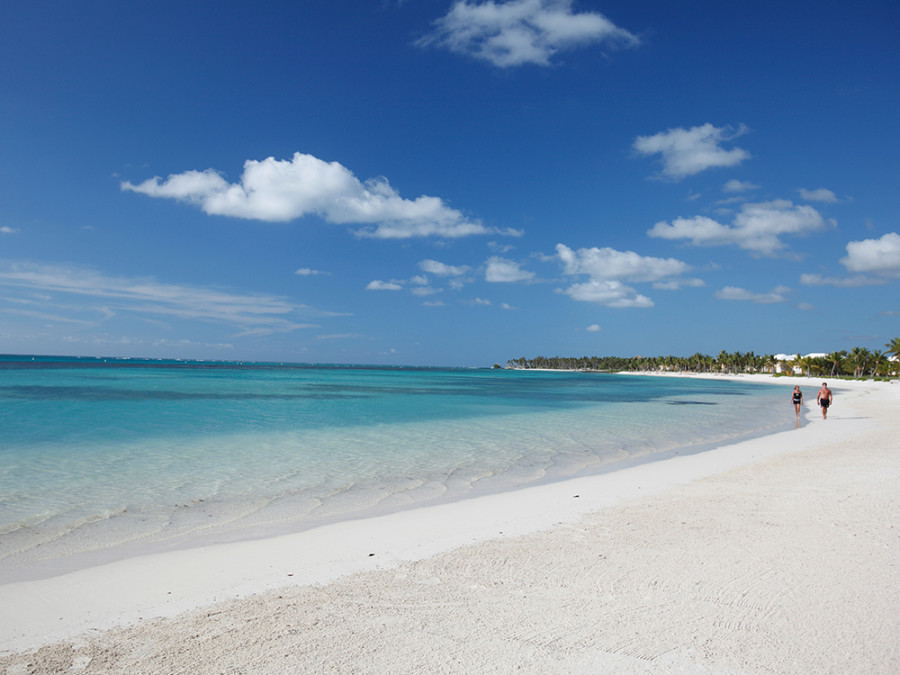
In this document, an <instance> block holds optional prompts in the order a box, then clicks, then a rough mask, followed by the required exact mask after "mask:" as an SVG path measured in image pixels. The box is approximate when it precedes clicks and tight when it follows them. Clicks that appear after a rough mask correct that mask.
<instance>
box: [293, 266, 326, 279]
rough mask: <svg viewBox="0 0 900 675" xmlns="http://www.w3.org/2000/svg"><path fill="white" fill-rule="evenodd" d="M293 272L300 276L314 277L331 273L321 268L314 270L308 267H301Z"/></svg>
mask: <svg viewBox="0 0 900 675" xmlns="http://www.w3.org/2000/svg"><path fill="white" fill-rule="evenodd" d="M294 274H296V275H298V276H301V277H314V276H318V275H320V274H331V272H323V271H322V270H314V269H310V268H309V267H301V268H300V269H298V270H297V271H296V272H294Z"/></svg>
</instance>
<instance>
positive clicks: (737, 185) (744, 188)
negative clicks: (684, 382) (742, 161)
mask: <svg viewBox="0 0 900 675" xmlns="http://www.w3.org/2000/svg"><path fill="white" fill-rule="evenodd" d="M758 189H759V185H754V184H753V183H751V182H749V181H741V180H735V179H731V180H730V181H728V182H727V183H725V185H723V186H722V192H732V193H733V192H748V191H750V190H758Z"/></svg>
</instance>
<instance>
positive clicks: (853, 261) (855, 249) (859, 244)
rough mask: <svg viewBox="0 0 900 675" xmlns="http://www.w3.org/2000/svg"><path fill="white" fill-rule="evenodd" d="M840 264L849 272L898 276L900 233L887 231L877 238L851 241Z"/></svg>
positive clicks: (899, 276)
mask: <svg viewBox="0 0 900 675" xmlns="http://www.w3.org/2000/svg"><path fill="white" fill-rule="evenodd" d="M841 264H842V265H843V266H844V267H846V268H847V269H848V270H850V271H851V272H863V273H868V274H877V275H880V276H885V277H891V278H900V234H897V233H896V232H888V233H887V234H886V235H884V236H883V237H880V238H879V239H863V240H862V241H851V242H850V243H849V244H847V257H846V258H841Z"/></svg>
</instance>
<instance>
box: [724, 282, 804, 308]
mask: <svg viewBox="0 0 900 675" xmlns="http://www.w3.org/2000/svg"><path fill="white" fill-rule="evenodd" d="M790 292H791V289H790V288H788V287H787V286H776V287H775V288H774V289H773V290H771V291H769V292H768V293H754V292H753V291H748V290H746V289H744V288H738V287H737V286H726V287H725V288H723V289H722V290H720V291H716V297H717V298H718V299H719V300H743V301H746V302H755V303H757V304H759V305H770V304H774V303H778V302H787V301H788V298H787V294H788V293H790Z"/></svg>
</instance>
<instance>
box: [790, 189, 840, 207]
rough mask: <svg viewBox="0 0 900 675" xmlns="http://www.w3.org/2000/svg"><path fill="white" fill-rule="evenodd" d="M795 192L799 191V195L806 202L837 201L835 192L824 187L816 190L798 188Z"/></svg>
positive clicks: (829, 202) (832, 202) (833, 202)
mask: <svg viewBox="0 0 900 675" xmlns="http://www.w3.org/2000/svg"><path fill="white" fill-rule="evenodd" d="M797 192H799V193H800V196H801V197H802V198H803V199H805V200H806V201H808V202H824V203H826V204H835V203H837V202H838V198H837V197H836V196H835V194H834V193H833V192H832V191H831V190H826V189H825V188H819V189H817V190H806V189H804V188H800V189H799V190H797Z"/></svg>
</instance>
